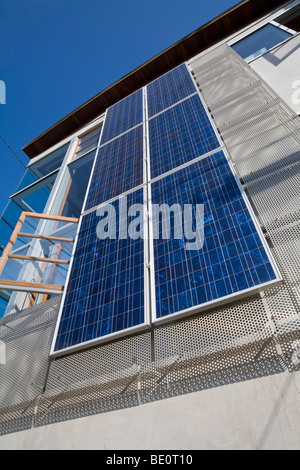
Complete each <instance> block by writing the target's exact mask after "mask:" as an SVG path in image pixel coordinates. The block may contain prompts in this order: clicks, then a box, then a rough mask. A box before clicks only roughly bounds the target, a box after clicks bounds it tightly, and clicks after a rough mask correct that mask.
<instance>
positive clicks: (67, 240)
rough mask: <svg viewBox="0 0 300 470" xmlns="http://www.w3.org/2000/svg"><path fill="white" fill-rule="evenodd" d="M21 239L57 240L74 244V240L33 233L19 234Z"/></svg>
mask: <svg viewBox="0 0 300 470" xmlns="http://www.w3.org/2000/svg"><path fill="white" fill-rule="evenodd" d="M19 237H27V238H40V239H41V240H56V241H59V242H70V243H74V241H75V239H74V238H63V237H53V236H50V235H37V234H32V233H21V232H20V233H19Z"/></svg>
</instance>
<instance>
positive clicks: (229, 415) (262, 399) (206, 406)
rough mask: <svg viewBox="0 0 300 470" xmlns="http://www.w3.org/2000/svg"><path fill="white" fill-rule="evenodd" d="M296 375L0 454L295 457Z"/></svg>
mask: <svg viewBox="0 0 300 470" xmlns="http://www.w3.org/2000/svg"><path fill="white" fill-rule="evenodd" d="M299 448H300V372H294V373H289V372H288V371H286V372H284V373H282V374H278V375H273V376H269V377H263V378H259V379H255V380H249V381H245V382H239V383H235V384H231V385H226V386H221V387H218V388H214V389H209V390H204V391H200V392H195V393H192V394H187V395H182V396H178V397H175V398H170V399H166V400H161V401H157V402H154V403H150V404H145V405H141V406H138V407H134V408H128V409H123V410H118V411H113V412H108V413H103V414H98V415H94V416H90V417H87V418H81V419H78V420H73V421H65V422H62V423H57V424H52V425H49V426H45V427H40V428H34V429H31V430H28V431H22V432H19V433H15V434H9V435H5V436H2V437H0V449H2V450H13V449H25V450H31V449H33V450H38V449H50V450H51V449H52V450H53V449H68V450H71V449H106V450H125V449H130V450H141V449H144V450H164V449H168V450H170V449H172V450H194V449H234V450H236V449H250V450H252V449H253V450H254V449H299Z"/></svg>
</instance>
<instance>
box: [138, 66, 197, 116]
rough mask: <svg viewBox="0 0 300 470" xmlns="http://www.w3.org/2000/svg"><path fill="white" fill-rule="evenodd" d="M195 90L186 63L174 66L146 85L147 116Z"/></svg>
mask: <svg viewBox="0 0 300 470" xmlns="http://www.w3.org/2000/svg"><path fill="white" fill-rule="evenodd" d="M196 91H197V90H196V88H195V85H194V82H193V80H192V78H191V76H190V73H189V71H188V69H187V67H186V65H185V64H183V65H180V66H179V67H176V68H175V69H173V70H171V71H170V72H168V73H166V74H165V75H163V76H162V77H160V78H158V79H157V80H155V81H153V82H151V83H150V84H149V85H148V86H147V101H148V117H149V118H150V117H152V116H154V115H155V114H157V113H159V112H161V111H163V110H164V109H166V108H168V107H169V106H172V105H173V104H175V103H178V101H180V100H182V99H184V98H187V97H188V96H190V95H192V94H193V93H195V92H196Z"/></svg>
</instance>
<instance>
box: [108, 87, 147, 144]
mask: <svg viewBox="0 0 300 470" xmlns="http://www.w3.org/2000/svg"><path fill="white" fill-rule="evenodd" d="M142 122H143V90H142V89H140V90H138V91H136V92H135V93H133V94H131V95H129V96H128V97H127V98H124V99H123V100H121V101H119V102H118V103H116V104H114V105H113V106H111V107H110V108H108V110H107V112H106V118H105V123H104V128H103V132H102V136H101V142H100V145H102V144H104V143H105V142H108V141H109V140H111V139H113V138H115V137H117V136H118V135H120V134H122V133H123V132H126V131H128V130H129V129H131V128H132V127H135V126H137V125H138V124H140V123H142Z"/></svg>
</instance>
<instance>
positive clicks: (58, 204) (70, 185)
mask: <svg viewBox="0 0 300 470" xmlns="http://www.w3.org/2000/svg"><path fill="white" fill-rule="evenodd" d="M95 154H96V152H95V151H93V152H90V153H89V154H88V155H86V156H85V157H83V158H82V159H80V160H77V161H74V162H73V163H71V164H70V165H68V167H67V169H66V172H65V174H64V177H63V180H62V182H61V184H60V187H59V192H58V194H57V196H56V198H55V201H54V204H53V207H52V209H51V214H55V215H62V216H65V217H75V218H77V217H79V216H80V214H81V209H82V204H83V201H84V198H85V192H86V188H87V185H88V182H89V178H90V174H91V169H92V165H93V161H94V158H95Z"/></svg>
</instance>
